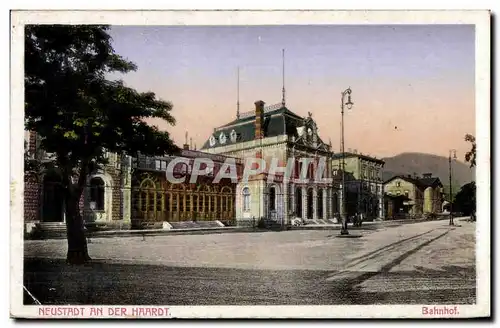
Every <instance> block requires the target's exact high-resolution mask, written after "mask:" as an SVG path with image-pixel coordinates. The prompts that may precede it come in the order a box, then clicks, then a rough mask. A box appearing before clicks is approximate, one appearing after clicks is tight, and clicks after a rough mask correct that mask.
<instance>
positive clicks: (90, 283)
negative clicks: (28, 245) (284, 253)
mask: <svg viewBox="0 0 500 328" xmlns="http://www.w3.org/2000/svg"><path fill="white" fill-rule="evenodd" d="M24 267H25V274H24V284H25V286H26V287H27V289H28V290H29V291H30V292H31V293H32V294H33V295H34V296H35V297H36V298H37V299H38V300H39V301H40V302H41V303H42V304H58V305H63V304H64V305H68V304H71V305H77V304H94V305H96V304H99V305H111V304H113V305H271V304H272V305H327V304H473V303H474V302H475V298H476V289H475V287H471V286H475V269H474V268H463V267H447V268H444V269H443V270H429V269H426V268H417V270H416V271H412V272H395V273H393V272H384V273H380V274H378V275H377V274H376V275H374V274H373V273H368V274H369V275H370V277H371V278H370V279H369V280H366V281H364V282H363V284H362V285H360V284H359V283H358V284H353V283H351V282H349V281H347V280H346V281H336V282H334V283H332V282H326V278H327V277H328V275H329V274H331V273H332V272H327V271H316V270H243V269H226V268H194V267H169V266H160V265H140V264H121V263H111V262H104V261H95V262H93V263H91V264H88V265H85V266H68V265H66V264H65V262H64V261H62V260H49V259H25V261H24ZM419 279H420V280H419ZM422 279H424V280H425V281H426V282H427V284H428V286H427V287H428V288H427V289H426V290H419V289H417V290H415V289H413V290H406V288H401V289H399V290H393V291H387V288H384V287H383V286H384V284H382V285H381V284H380V282H381V281H382V282H384V283H385V284H386V285H387V283H388V284H391V281H392V282H397V283H398V285H402V286H410V285H411V282H412V281H422ZM457 279H458V280H459V281H460V280H463V287H461V288H457V287H456V286H457ZM449 280H453V281H454V282H455V283H454V284H450V285H449V286H447V281H449ZM372 281H373V284H374V285H377V284H378V285H381V286H382V287H381V288H380V290H376V291H373V290H372V289H370V288H368V290H367V288H366V285H368V286H370V284H371V282H372ZM363 285H365V287H363ZM433 286H435V287H436V289H433ZM25 304H26V305H29V304H34V302H33V300H32V299H31V297H30V296H29V295H28V294H27V293H25Z"/></svg>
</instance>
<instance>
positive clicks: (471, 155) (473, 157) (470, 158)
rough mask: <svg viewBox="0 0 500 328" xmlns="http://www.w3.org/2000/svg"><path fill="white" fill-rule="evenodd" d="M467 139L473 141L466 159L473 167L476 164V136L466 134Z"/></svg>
mask: <svg viewBox="0 0 500 328" xmlns="http://www.w3.org/2000/svg"><path fill="white" fill-rule="evenodd" d="M465 141H467V142H470V143H471V150H470V151H468V152H467V153H465V161H466V162H468V163H469V164H470V167H471V168H472V167H475V166H476V137H474V136H473V135H472V134H466V135H465Z"/></svg>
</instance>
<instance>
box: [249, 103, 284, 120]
mask: <svg viewBox="0 0 500 328" xmlns="http://www.w3.org/2000/svg"><path fill="white" fill-rule="evenodd" d="M281 107H283V104H282V103H278V104H273V105H269V106H264V113H269V112H272V111H275V110H277V109H280V108H281ZM251 116H255V110H250V111H248V112H244V113H241V114H240V119H241V118H247V117H251Z"/></svg>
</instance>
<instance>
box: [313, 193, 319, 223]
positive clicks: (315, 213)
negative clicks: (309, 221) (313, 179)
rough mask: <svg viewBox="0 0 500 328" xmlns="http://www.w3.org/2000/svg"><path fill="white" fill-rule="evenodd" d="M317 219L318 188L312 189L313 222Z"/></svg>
mask: <svg viewBox="0 0 500 328" xmlns="http://www.w3.org/2000/svg"><path fill="white" fill-rule="evenodd" d="M317 219H318V188H317V187H316V186H314V188H313V220H317Z"/></svg>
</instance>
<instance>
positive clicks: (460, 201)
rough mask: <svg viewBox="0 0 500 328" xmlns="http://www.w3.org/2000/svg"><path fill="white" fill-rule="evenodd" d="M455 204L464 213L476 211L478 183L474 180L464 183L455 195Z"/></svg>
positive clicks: (468, 213)
mask: <svg viewBox="0 0 500 328" xmlns="http://www.w3.org/2000/svg"><path fill="white" fill-rule="evenodd" d="M453 206H454V207H455V208H456V210H457V211H459V212H462V213H463V214H464V215H470V214H472V213H475V212H476V183H475V182H474V181H472V182H469V183H467V184H465V185H463V186H462V187H461V188H460V191H459V192H458V193H457V194H456V195H455V201H454V204H453Z"/></svg>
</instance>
